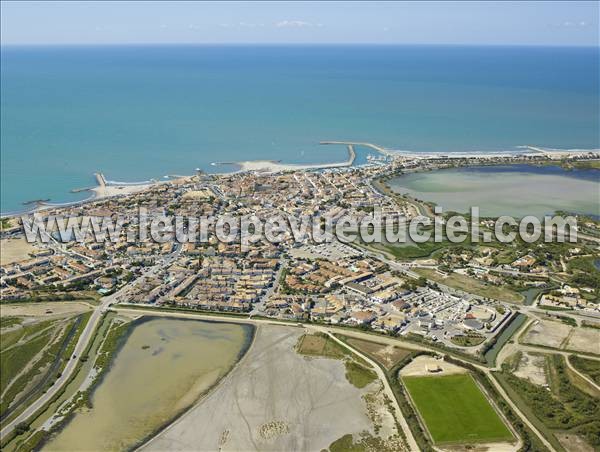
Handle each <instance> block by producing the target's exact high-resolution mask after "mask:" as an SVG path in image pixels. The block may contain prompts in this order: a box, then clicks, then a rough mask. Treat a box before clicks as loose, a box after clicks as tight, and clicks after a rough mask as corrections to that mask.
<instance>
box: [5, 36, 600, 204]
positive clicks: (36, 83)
mask: <svg viewBox="0 0 600 452" xmlns="http://www.w3.org/2000/svg"><path fill="white" fill-rule="evenodd" d="M599 63H600V52H599V48H597V47H595V48H591V47H590V48H578V47H560V48H559V47H498V46H494V47H477V46H468V47H467V46H463V47H460V46H370V45H343V46H342V45H340V46H324V45H320V46H299V45H296V46H250V45H239V46H233V45H168V46H167V45H165V46H38V47H28V46H14V47H13V46H3V47H2V48H1V65H0V68H1V69H0V70H1V96H0V99H1V100H0V103H1V154H0V157H1V170H0V186H1V199H0V200H1V206H0V211H1V212H3V213H7V212H14V211H19V210H22V209H24V208H26V206H24V204H23V203H24V202H27V201H31V200H38V199H49V200H51V201H52V202H67V201H73V200H77V199H81V198H84V197H87V196H89V195H88V194H87V193H71V192H70V191H71V190H72V189H75V188H81V187H89V186H93V185H95V179H94V176H93V173H94V172H97V171H101V172H103V173H104V174H105V175H106V177H107V179H109V180H114V181H130V182H131V181H141V180H149V179H161V178H163V177H165V176H168V175H189V174H193V173H194V170H195V169H196V168H200V169H202V170H205V171H207V172H216V171H217V168H218V170H219V171H223V168H222V167H215V166H214V165H212V163H214V162H223V161H226V162H229V161H240V160H254V159H273V160H281V161H283V162H286V163H288V162H293V163H324V162H332V161H340V160H344V159H346V158H347V151H346V149H345V148H344V147H343V146H324V145H319V142H320V141H322V140H344V141H366V142H372V143H375V144H378V145H381V146H385V147H388V148H390V149H396V150H405V151H411V152H441V153H450V152H465V151H478V152H493V151H494V152H495V151H510V150H516V149H518V146H523V145H532V146H537V147H547V148H558V149H590V148H599V147H600V143H599V140H600V139H599V135H600V131H599V130H600V113H599V104H600V95H599V80H600V77H599V75H600V74H599V66H600V64H599Z"/></svg>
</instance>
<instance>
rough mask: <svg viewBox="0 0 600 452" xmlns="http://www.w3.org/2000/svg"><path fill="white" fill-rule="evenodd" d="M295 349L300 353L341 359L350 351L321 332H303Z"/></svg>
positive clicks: (349, 354)
mask: <svg viewBox="0 0 600 452" xmlns="http://www.w3.org/2000/svg"><path fill="white" fill-rule="evenodd" d="M296 351H297V352H298V353H300V354H302V355H309V356H322V357H325V358H333V359H343V358H345V357H346V356H351V352H350V351H349V350H347V349H346V348H344V347H342V346H341V345H340V344H338V343H337V342H336V341H334V340H333V339H332V338H331V337H329V336H328V335H326V334H323V333H315V334H305V335H304V336H302V337H301V338H300V340H299V341H298V345H297V346H296Z"/></svg>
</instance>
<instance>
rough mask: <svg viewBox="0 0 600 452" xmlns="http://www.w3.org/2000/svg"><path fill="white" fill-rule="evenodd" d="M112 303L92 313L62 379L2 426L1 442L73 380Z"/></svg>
mask: <svg viewBox="0 0 600 452" xmlns="http://www.w3.org/2000/svg"><path fill="white" fill-rule="evenodd" d="M112 302H114V298H113V297H112V296H109V297H105V298H104V299H102V301H101V303H100V304H99V305H98V306H97V307H96V308H95V309H94V311H93V312H92V315H91V316H90V319H89V321H88V323H87V325H86V326H85V328H84V330H83V332H82V333H81V336H79V340H78V341H77V345H75V349H74V351H73V357H71V359H69V361H68V362H67V365H66V366H65V368H64V370H63V371H62V373H61V375H60V377H58V378H57V379H56V381H55V382H54V384H53V385H52V386H50V388H49V389H48V390H47V391H46V392H45V393H44V394H42V395H41V396H40V397H39V398H38V399H37V400H35V401H34V402H33V403H32V404H31V405H29V406H28V407H27V408H26V409H25V410H24V411H23V412H22V413H21V414H19V415H18V416H17V417H16V418H14V419H13V420H12V421H10V422H8V423H7V424H6V425H3V426H2V430H0V440H1V439H4V438H5V437H6V435H8V434H10V433H11V432H12V431H13V429H14V428H15V427H16V426H17V425H18V424H20V423H21V422H26V421H27V419H29V418H30V417H31V416H33V415H34V414H35V413H37V411H39V410H40V409H41V408H43V407H44V405H45V404H46V403H48V402H49V401H50V400H52V398H53V397H54V396H56V394H58V393H59V391H60V390H61V388H62V386H63V385H64V384H65V383H66V382H67V381H68V380H69V379H70V378H71V375H72V373H73V372H74V371H75V369H76V367H77V363H78V362H79V360H78V359H77V358H78V357H79V356H81V355H82V353H83V352H85V350H86V348H87V346H88V343H89V342H90V340H91V338H92V337H93V336H94V332H95V331H96V327H97V326H98V323H99V322H100V319H101V318H102V314H103V313H104V312H105V310H106V308H107V307H108V305H109V304H110V303H112Z"/></svg>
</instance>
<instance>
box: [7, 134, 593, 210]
mask: <svg viewBox="0 0 600 452" xmlns="http://www.w3.org/2000/svg"><path fill="white" fill-rule="evenodd" d="M319 144H321V145H344V146H346V147H347V149H348V154H349V156H348V159H347V160H345V161H342V162H329V163H307V164H302V163H281V162H282V161H281V160H260V159H258V160H246V161H230V162H213V163H211V166H213V167H217V166H234V167H236V169H234V170H233V171H227V172H210V173H207V174H210V175H215V176H221V175H227V174H237V173H243V172H258V173H264V174H270V173H277V172H284V171H302V170H321V169H335V168H349V167H352V166H354V162H355V161H356V151H355V149H354V146H362V147H367V148H370V149H372V150H374V151H375V152H378V153H380V154H382V155H384V156H386V157H391V158H394V157H403V158H413V159H419V160H427V159H436V158H445V159H464V158H511V157H516V156H523V157H534V156H540V155H541V156H546V157H547V158H549V159H550V160H556V161H560V159H563V158H566V157H582V156H589V154H600V148H591V149H555V148H545V147H541V146H531V145H521V146H515V148H514V150H507V151H464V152H463V151H450V152H446V153H443V152H417V151H408V150H400V149H389V148H386V147H383V146H380V145H377V144H374V143H369V142H359V141H320V142H319ZM361 166H362V165H361ZM196 171H199V168H196ZM193 176H194V174H190V175H170V176H165V177H166V178H167V179H165V180H156V179H151V180H148V181H143V182H116V181H108V180H106V178H105V176H104V174H103V173H102V172H97V173H94V177H95V178H96V181H97V182H98V185H97V186H95V187H85V188H75V189H71V190H70V192H71V193H83V192H90V193H91V195H90V196H89V197H87V198H85V199H81V200H77V201H67V202H56V203H54V202H50V200H45V199H41V200H35V201H26V202H24V203H23V205H24V206H27V205H28V204H33V207H29V208H27V207H26V208H24V209H23V210H17V211H9V212H0V218H14V217H17V216H20V215H31V214H33V213H35V212H40V211H43V210H48V209H53V208H61V207H74V206H78V205H84V204H87V203H90V202H94V201H99V200H102V199H105V198H116V197H119V196H127V195H131V194H134V193H137V192H140V191H143V190H145V189H147V188H150V187H152V186H154V185H157V184H164V183H168V182H172V181H173V180H177V179H185V178H189V177H193Z"/></svg>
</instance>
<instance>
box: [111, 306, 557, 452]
mask: <svg viewBox="0 0 600 452" xmlns="http://www.w3.org/2000/svg"><path fill="white" fill-rule="evenodd" d="M116 310H117V312H125V313H129V314H132V313H133V314H137V315H142V314H144V313H151V314H152V315H155V316H156V315H158V316H167V317H180V318H197V319H204V320H213V321H214V320H222V321H225V322H239V323H257V324H261V323H263V324H264V323H266V324H273V325H289V326H298V325H302V326H304V327H306V328H313V329H315V330H317V331H321V332H324V333H326V334H331V332H336V333H340V334H343V335H345V336H352V337H357V338H359V339H365V340H370V341H376V342H379V343H382V344H391V345H396V346H399V347H402V348H408V349H412V350H424V351H433V352H436V353H443V352H440V351H439V350H436V349H435V348H431V347H427V346H424V345H420V344H414V343H407V342H403V341H402V340H400V339H398V338H392V337H387V336H375V335H373V334H369V333H363V332H360V331H356V330H350V329H347V328H336V327H331V326H320V325H312V324H300V323H298V322H284V321H275V320H267V319H256V318H252V319H250V318H248V317H240V318H236V317H232V316H225V315H223V316H220V315H206V314H201V313H198V314H196V313H193V312H172V311H171V312H168V311H165V312H161V311H159V310H156V309H148V310H143V309H131V308H130V309H128V308H126V307H120V306H117V307H116ZM352 350H353V351H354V349H352ZM361 357H362V356H361ZM364 358H365V359H367V358H366V357H364ZM455 358H456V357H455ZM456 359H459V360H460V358H456ZM367 361H368V362H370V363H372V361H371V360H368V359H367ZM468 364H470V365H472V366H474V367H476V368H477V369H479V370H481V371H482V372H484V373H485V374H486V376H487V377H488V378H489V380H490V381H491V382H492V384H493V385H494V388H496V390H497V391H498V393H499V394H500V396H501V397H502V398H503V399H504V400H505V401H506V403H508V405H509V406H510V407H511V409H512V410H513V411H514V412H515V413H516V415H517V416H518V417H519V418H520V419H521V422H523V423H524V424H525V425H527V427H528V428H529V429H530V430H531V431H532V432H533V433H534V434H535V435H536V436H537V437H538V439H539V440H540V441H541V442H542V443H543V444H544V446H546V447H547V448H548V450H550V451H552V452H556V449H554V447H552V444H550V443H549V442H548V440H546V439H545V438H544V436H543V435H542V434H541V433H540V431H539V430H538V429H537V428H536V427H535V425H533V423H532V422H531V421H530V420H529V419H528V418H527V416H525V414H523V412H522V411H521V410H520V409H519V407H518V406H517V405H516V404H515V403H514V402H513V401H512V400H511V399H510V397H509V396H508V394H507V393H506V392H505V391H504V389H503V388H502V386H501V385H500V383H498V381H497V380H496V379H495V378H494V376H493V374H492V372H491V371H492V370H493V369H489V368H487V367H485V366H483V365H478V364H474V363H471V362H469V363H468ZM376 368H378V366H376ZM385 381H387V380H385ZM393 400H396V398H395V397H394V398H393ZM396 403H397V401H396ZM400 419H403V418H402V416H400ZM404 422H405V421H404ZM403 429H404V426H403ZM413 439H414V438H413ZM417 450H418V449H417Z"/></svg>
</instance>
